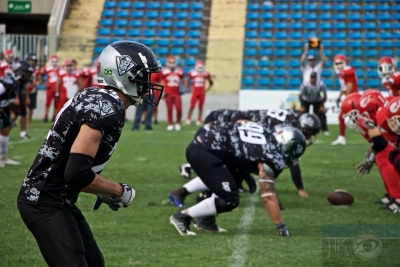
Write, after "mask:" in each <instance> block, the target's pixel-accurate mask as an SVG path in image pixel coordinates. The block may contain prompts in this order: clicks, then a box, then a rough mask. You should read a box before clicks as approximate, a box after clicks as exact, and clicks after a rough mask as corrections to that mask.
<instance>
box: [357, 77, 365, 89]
mask: <svg viewBox="0 0 400 267" xmlns="http://www.w3.org/2000/svg"><path fill="white" fill-rule="evenodd" d="M357 84H358V87H359V88H360V87H361V88H362V87H364V79H357Z"/></svg>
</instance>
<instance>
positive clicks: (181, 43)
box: [171, 39, 185, 47]
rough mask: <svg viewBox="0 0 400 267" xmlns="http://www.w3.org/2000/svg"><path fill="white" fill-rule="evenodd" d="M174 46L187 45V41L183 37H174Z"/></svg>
mask: <svg viewBox="0 0 400 267" xmlns="http://www.w3.org/2000/svg"><path fill="white" fill-rule="evenodd" d="M171 44H172V46H173V47H181V46H184V45H185V41H184V40H181V39H174V40H172V41H171Z"/></svg>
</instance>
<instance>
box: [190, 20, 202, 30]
mask: <svg viewBox="0 0 400 267" xmlns="http://www.w3.org/2000/svg"><path fill="white" fill-rule="evenodd" d="M189 29H201V22H200V21H197V20H192V21H189Z"/></svg>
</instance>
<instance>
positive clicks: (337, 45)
mask: <svg viewBox="0 0 400 267" xmlns="http://www.w3.org/2000/svg"><path fill="white" fill-rule="evenodd" d="M346 46H347V42H343V41H337V42H333V47H334V48H344V47H346Z"/></svg>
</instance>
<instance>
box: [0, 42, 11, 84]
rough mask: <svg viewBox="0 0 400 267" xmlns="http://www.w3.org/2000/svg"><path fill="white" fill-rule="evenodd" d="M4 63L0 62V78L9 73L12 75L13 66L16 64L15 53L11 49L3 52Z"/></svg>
mask: <svg viewBox="0 0 400 267" xmlns="http://www.w3.org/2000/svg"><path fill="white" fill-rule="evenodd" d="M3 59H4V60H3V61H0V78H1V77H3V76H4V75H6V74H7V73H12V69H13V67H12V65H13V63H14V53H13V51H12V50H11V49H7V50H5V51H4V52H3Z"/></svg>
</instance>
